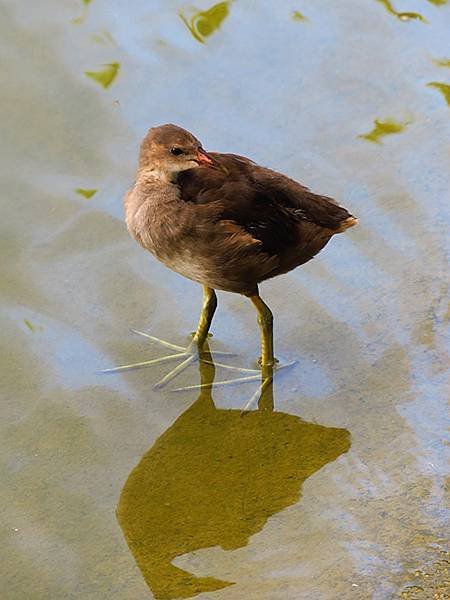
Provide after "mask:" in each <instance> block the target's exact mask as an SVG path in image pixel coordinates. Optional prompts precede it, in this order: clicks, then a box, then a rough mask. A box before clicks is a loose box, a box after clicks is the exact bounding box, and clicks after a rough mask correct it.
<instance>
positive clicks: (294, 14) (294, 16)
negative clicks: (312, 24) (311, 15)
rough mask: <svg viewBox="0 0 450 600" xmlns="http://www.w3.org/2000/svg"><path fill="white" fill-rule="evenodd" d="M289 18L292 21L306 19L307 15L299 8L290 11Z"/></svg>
mask: <svg viewBox="0 0 450 600" xmlns="http://www.w3.org/2000/svg"><path fill="white" fill-rule="evenodd" d="M291 19H292V20H293V21H307V20H308V17H305V15H304V14H302V13H301V12H300V11H299V10H294V11H293V12H292V13H291Z"/></svg>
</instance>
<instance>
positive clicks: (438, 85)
mask: <svg viewBox="0 0 450 600" xmlns="http://www.w3.org/2000/svg"><path fill="white" fill-rule="evenodd" d="M427 87H433V88H435V89H437V90H439V91H440V92H441V94H442V95H443V96H444V98H445V100H446V102H447V104H448V105H449V106H450V84H448V83H442V82H440V81H430V83H427Z"/></svg>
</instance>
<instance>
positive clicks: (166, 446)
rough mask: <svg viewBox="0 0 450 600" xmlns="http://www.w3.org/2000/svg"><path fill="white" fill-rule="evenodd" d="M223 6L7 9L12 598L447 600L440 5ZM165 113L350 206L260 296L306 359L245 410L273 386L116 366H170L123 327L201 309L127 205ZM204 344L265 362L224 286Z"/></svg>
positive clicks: (6, 349) (289, 353)
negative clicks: (137, 231) (153, 362)
mask: <svg viewBox="0 0 450 600" xmlns="http://www.w3.org/2000/svg"><path fill="white" fill-rule="evenodd" d="M219 4H220V6H219V7H217V6H216V7H215V9H214V10H212V8H213V6H212V3H207V2H201V3H200V2H198V3H196V5H195V8H194V7H191V6H190V5H189V4H183V3H180V2H175V1H167V0H166V1H165V2H162V0H161V1H158V0H154V1H152V2H149V1H143V0H142V1H137V2H133V3H130V2H121V1H119V0H115V1H110V2H106V0H93V1H92V2H85V3H83V2H77V1H76V0H73V1H69V0H68V1H67V2H57V1H56V0H45V1H43V2H39V3H28V2H23V1H19V2H14V3H13V2H4V3H3V4H2V5H1V7H0V16H1V19H0V31H1V36H0V45H1V49H2V57H3V61H2V71H1V75H0V77H1V79H0V83H1V89H2V94H1V99H0V102H1V103H2V114H3V115H4V117H5V118H4V120H3V123H2V126H1V128H2V136H1V141H2V144H1V147H2V160H1V161H0V169H1V174H2V191H3V194H2V209H1V210H2V219H1V227H2V234H1V245H2V247H1V250H2V254H1V255H2V261H1V268H2V272H1V282H2V283H1V285H2V292H3V294H2V297H3V311H2V317H3V318H2V323H3V325H2V333H3V335H2V346H3V349H2V361H1V364H2V373H1V381H2V392H3V393H2V396H3V402H2V408H3V413H2V421H1V427H2V432H1V439H2V467H3V472H2V476H1V481H2V498H1V504H2V507H3V513H4V515H3V519H2V523H3V532H2V542H3V548H4V549H5V551H6V554H5V556H6V559H5V560H4V561H3V562H4V567H6V569H5V570H6V578H5V580H4V581H5V583H4V584H3V590H2V598H7V599H8V600H18V599H20V600H21V599H23V598H27V599H28V598H33V599H37V600H41V599H42V600H43V599H46V600H47V599H49V598H52V599H53V598H57V599H60V598H68V599H69V598H108V599H110V598H117V599H121V600H122V599H128V598H129V599H130V600H131V599H132V600H139V599H141V598H142V599H144V598H152V597H156V598H177V597H189V596H193V595H194V596H195V595H196V597H198V598H205V599H206V598H209V597H211V598H212V597H214V598H217V599H220V600H221V599H224V600H228V599H232V600H234V599H241V598H250V599H255V600H266V599H267V600H278V599H279V600H285V599H293V600H297V599H299V598H301V599H305V600H311V599H312V600H316V599H317V600H335V599H336V598H339V599H343V600H347V598H357V599H360V598H361V599H366V598H373V599H375V600H379V599H380V600H381V599H384V598H395V597H399V596H400V595H401V593H402V592H405V593H409V594H413V593H414V594H418V595H417V597H419V598H420V597H422V598H430V597H433V596H432V595H431V594H432V592H431V591H430V590H431V588H430V585H431V584H429V583H427V581H430V580H431V579H433V577H428V578H427V577H425V575H424V574H427V573H431V572H432V570H433V568H434V567H433V565H441V564H442V563H443V561H444V558H443V556H444V555H443V554H442V553H443V552H445V550H447V549H448V540H447V539H446V538H447V536H446V531H447V530H448V524H449V523H448V521H449V519H448V517H449V512H448V510H447V509H446V505H445V492H444V489H445V483H446V477H447V473H448V470H447V456H446V448H447V446H446V440H445V432H446V429H447V423H446V418H447V399H448V396H449V394H448V389H449V386H448V350H449V343H448V342H449V337H448V321H449V317H450V310H449V304H448V224H449V221H450V219H449V210H448V206H449V202H448V200H449V192H448V190H449V176H448V173H449V158H450V152H449V141H448V140H449V139H450V135H449V134H450V112H449V111H450V109H449V106H448V104H447V102H446V90H447V87H446V86H448V85H449V84H450V72H449V70H448V61H449V60H450V47H449V44H448V30H449V27H450V6H449V4H448V3H447V2H431V1H425V0H411V1H410V2H408V3H403V2H400V1H398V2H395V3H389V4H390V6H392V7H393V10H394V11H395V12H397V13H401V12H415V13H418V14H420V15H421V16H422V17H423V20H420V19H417V18H414V19H408V20H402V19H401V18H397V16H396V15H395V14H393V13H392V12H390V11H389V10H386V6H387V3H385V2H382V3H381V2H377V1H376V0H364V2H363V3H361V1H356V0H349V1H348V2H346V3H345V5H343V6H341V5H340V4H339V3H335V2H331V0H324V2H321V3H319V4H318V3H299V4H296V5H295V4H293V5H285V6H282V5H277V6H276V7H275V6H274V3H272V2H268V1H262V2H259V3H248V2H247V3H246V2H243V1H242V2H241V1H238V0H235V1H234V2H224V3H219ZM84 5H86V6H84ZM222 5H223V6H222ZM211 11H212V12H211ZM296 11H298V13H299V14H300V15H301V16H302V17H303V18H299V17H298V16H295V12H296ZM180 13H181V14H182V15H183V16H184V20H183V19H182V18H181V16H180ZM80 16H81V17H82V18H81V19H80ZM74 19H75V22H74V21H73V20H74ZM194 34H195V35H194ZM199 37H200V38H201V39H198V38H199ZM437 84H439V85H437ZM167 121H170V122H174V123H177V124H180V125H182V126H184V127H186V128H187V129H189V130H191V131H193V132H194V133H195V135H196V136H197V137H198V138H199V139H201V140H202V142H203V143H204V146H205V148H206V149H210V150H218V151H234V152H239V153H242V154H246V155H249V156H251V157H252V158H254V159H255V160H257V161H258V162H260V163H262V164H265V165H267V166H270V167H272V168H275V169H279V170H283V171H284V172H286V173H288V174H290V175H291V176H293V177H295V178H297V179H299V180H301V181H303V182H304V183H306V184H308V185H309V186H310V187H312V188H313V189H314V190H316V191H319V192H322V193H324V194H328V195H332V196H334V197H336V198H338V199H339V200H340V201H341V202H342V203H343V204H344V205H345V206H346V207H348V208H349V209H350V210H351V211H352V212H353V213H354V214H356V215H357V216H358V217H359V218H360V226H359V227H358V228H355V229H352V230H351V231H349V232H348V233H347V234H345V235H340V236H337V237H336V238H335V239H334V240H333V241H332V242H331V243H330V244H329V245H328V246H327V248H326V249H325V250H324V251H323V252H322V253H321V254H320V256H319V257H318V258H317V259H315V260H314V261H311V263H309V264H307V265H305V266H304V267H302V268H300V269H298V270H297V271H295V272H293V273H290V274H289V275H286V276H283V277H280V278H278V279H275V280H273V281H270V282H267V283H266V284H264V285H263V286H262V290H261V291H262V295H263V297H264V299H265V300H266V301H267V302H268V304H269V305H270V306H271V308H272V310H273V312H274V314H275V319H276V321H275V339H276V354H277V356H278V357H279V358H280V360H281V361H282V362H287V361H291V360H298V364H297V365H296V366H295V367H292V368H291V369H286V370H282V371H280V372H279V373H278V375H277V377H276V380H275V385H274V389H273V399H272V398H270V397H269V400H267V398H268V396H267V395H266V396H264V397H263V400H262V402H261V406H260V410H257V407H254V409H253V410H252V411H250V412H249V413H248V414H246V415H245V416H244V417H242V416H241V409H242V407H243V406H244V405H245V404H246V403H247V401H248V400H249V398H250V397H251V396H252V394H253V393H254V391H255V389H256V387H257V383H256V382H250V383H247V384H242V385H236V386H230V387H227V386H224V387H215V388H214V389H213V391H212V394H209V392H208V391H207V390H206V391H205V390H204V391H203V393H201V394H200V393H199V392H198V391H196V390H192V391H187V392H179V393H171V392H170V389H171V387H172V388H173V387H178V386H183V385H193V384H195V383H198V381H199V380H200V378H203V380H204V381H208V380H209V381H210V380H211V379H212V377H213V376H214V373H213V368H212V367H211V366H209V367H205V366H204V367H202V372H201V373H199V368H198V365H192V366H191V367H189V369H187V370H186V371H185V372H184V373H183V374H182V375H181V376H180V377H179V378H177V379H176V380H175V381H174V382H173V384H172V385H169V386H168V387H167V388H164V389H163V390H158V391H155V390H154V389H153V388H152V385H153V384H154V383H155V382H156V381H158V379H160V378H161V377H162V376H163V375H164V373H166V372H167V370H168V369H169V368H170V367H169V366H168V365H161V366H159V367H153V368H148V369H142V370H138V371H133V372H129V373H125V374H116V375H108V376H107V375H102V374H100V373H99V370H101V369H103V368H107V367H111V366H114V365H118V364H124V363H127V362H136V361H140V360H145V359H147V358H152V357H155V356H157V355H158V353H160V348H159V347H158V346H156V345H153V344H151V343H149V341H148V340H145V339H144V338H143V337H140V336H137V335H133V334H132V333H130V332H129V329H130V328H131V327H134V328H137V329H141V330H145V331H148V332H150V333H152V334H153V335H155V336H158V337H160V338H164V339H166V340H169V341H171V342H173V343H175V344H180V345H183V344H185V343H187V339H188V334H189V332H190V331H192V330H193V329H194V328H195V324H196V321H197V316H198V310H199V307H200V302H201V290H200V289H199V286H197V285H196V284H194V283H192V282H189V281H187V280H185V279H183V278H181V277H180V276H178V275H176V274H175V273H171V272H169V271H168V270H167V269H165V267H163V266H162V265H160V264H158V263H157V262H155V261H154V260H153V259H152V258H151V257H150V256H147V255H146V253H145V252H144V251H142V250H141V249H140V248H139V247H138V246H137V245H136V244H135V243H134V242H133V241H132V240H131V239H130V238H129V236H128V234H127V232H126V229H125V226H124V223H123V217H122V205H121V199H122V196H123V193H124V191H125V190H126V189H127V187H128V186H129V185H130V183H131V181H132V179H133V176H134V169H135V164H136V156H137V149H138V144H139V140H140V138H141V137H142V136H143V134H144V133H145V131H146V129H147V128H148V127H149V126H151V125H154V124H158V123H163V122H167ZM377 124H378V129H377ZM371 134H372V135H371ZM361 136H362V137H361ZM364 136H365V137H364ZM372 137H374V138H375V139H371V138H372ZM213 333H214V337H213V338H212V339H211V342H210V343H211V348H212V349H213V350H215V349H219V350H225V351H234V352H236V353H237V356H235V357H227V359H226V360H225V359H224V360H219V359H218V358H217V359H216V362H217V361H219V362H227V363H228V364H235V365H239V366H241V367H247V368H251V367H252V366H253V365H254V361H255V358H256V357H257V355H258V352H259V348H258V346H259V339H258V333H257V326H256V322H255V315H254V311H253V308H252V307H251V305H250V303H249V302H248V301H247V300H246V299H244V298H241V297H239V296H235V295H231V294H220V296H219V309H218V312H217V313H216V317H215V321H214V323H213ZM230 376H235V375H234V374H233V372H230V371H229V370H227V369H224V368H222V367H220V366H217V365H216V372H215V380H216V382H217V381H221V380H223V379H226V378H229V377H230ZM268 393H269V391H268V392H267V394H268ZM272 400H273V408H272ZM447 481H448V480H447ZM117 508H118V512H117V516H116V510H117ZM439 568H440V567H439ZM415 573H416V574H415ZM439 573H441V571H439ZM436 577H437V580H436ZM436 577H434V579H433V585H435V587H434V588H433V589H437V590H444V591H443V592H442V593H443V594H444V595H443V596H442V597H443V598H445V597H446V596H445V594H446V591H445V584H444V583H443V581H444V576H443V575H439V574H438V575H436ZM427 586H428V588H427ZM415 588H417V590H416V589H415ZM213 589H215V590H217V591H215V592H214V593H211V592H210V591H208V590H213ZM433 593H434V592H433ZM439 593H441V591H439ZM409 597H416V596H412V595H410V596H409Z"/></svg>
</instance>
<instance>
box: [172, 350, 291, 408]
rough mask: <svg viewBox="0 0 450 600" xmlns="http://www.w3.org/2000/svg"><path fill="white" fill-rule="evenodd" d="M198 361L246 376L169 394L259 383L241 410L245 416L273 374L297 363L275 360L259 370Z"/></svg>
mask: <svg viewBox="0 0 450 600" xmlns="http://www.w3.org/2000/svg"><path fill="white" fill-rule="evenodd" d="M200 360H201V362H203V363H205V364H212V365H214V366H215V367H221V368H224V369H229V370H232V371H240V372H242V373H246V375H244V376H242V377H235V378H233V379H224V380H221V381H212V382H208V383H198V384H195V385H187V386H183V387H179V388H175V389H173V390H171V392H185V391H190V390H202V389H208V388H212V387H222V386H229V385H233V384H236V383H239V384H241V383H250V382H253V381H260V382H261V383H260V385H259V386H258V388H257V389H256V391H255V392H254V393H253V394H252V396H251V398H250V400H249V401H248V402H247V403H246V405H245V406H244V408H243V409H242V411H241V415H245V414H246V413H247V412H248V411H249V410H251V409H252V408H253V406H254V405H255V404H257V403H258V404H259V402H260V400H261V399H262V398H264V396H265V392H266V390H268V388H269V387H270V386H271V385H272V383H273V379H274V375H275V373H278V372H279V371H281V370H282V369H286V368H288V367H292V366H293V365H295V364H296V363H297V361H292V362H289V363H283V364H280V363H279V361H278V360H277V359H275V365H274V366H268V365H264V366H261V367H260V368H259V369H244V368H242V367H235V366H232V365H226V364H223V363H218V362H216V361H214V362H213V361H211V360H207V359H206V358H204V359H200ZM258 364H260V361H258Z"/></svg>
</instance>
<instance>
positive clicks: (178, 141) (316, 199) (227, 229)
mask: <svg viewBox="0 0 450 600" xmlns="http://www.w3.org/2000/svg"><path fill="white" fill-rule="evenodd" d="M124 203H125V215H126V223H127V227H128V230H129V232H130V234H131V235H132V236H133V237H134V238H135V239H136V240H137V241H138V242H139V243H140V244H141V246H143V248H145V249H146V250H149V251H150V252H151V253H152V254H153V255H154V256H155V257H156V258H157V259H158V260H160V261H161V262H163V263H164V264H165V265H166V266H168V267H169V268H170V269H172V270H174V271H176V272H177V273H180V274H181V275H184V276H185V277H187V278H189V279H192V280H194V281H198V282H199V283H201V284H202V285H203V293H204V302H203V308H202V312H201V316H200V321H199V324H198V327H197V331H196V333H195V335H194V339H193V344H194V345H196V346H197V348H198V351H201V349H202V346H203V343H204V342H205V340H206V337H207V335H208V330H209V327H210V324H211V321H212V318H213V315H214V312H215V310H216V306H217V299H216V294H215V291H214V290H215V289H219V290H225V291H228V292H235V293H237V294H243V295H244V296H247V297H248V298H249V299H250V300H251V301H252V302H253V304H254V306H255V308H256V310H257V312H258V323H259V326H260V330H261V341H262V344H261V345H262V352H261V359H260V363H261V365H262V366H263V367H264V366H265V367H271V366H272V365H273V364H274V354H273V334H272V322H273V317H272V313H271V311H270V309H269V307H268V306H267V305H266V304H265V303H264V302H263V300H262V299H261V298H260V296H259V293H258V284H259V283H260V282H261V281H264V280H265V279H269V278H271V277H275V276H276V275H280V274H281V273H286V272H287V271H290V270H291V269H294V268H295V267H297V266H299V265H302V264H303V263H306V262H307V261H309V260H310V259H311V258H313V257H314V256H315V255H316V254H317V253H318V252H319V251H320V250H321V249H322V248H323V247H324V246H325V245H326V244H327V242H328V241H329V240H330V238H331V237H332V236H333V235H334V234H335V233H341V232H343V231H345V230H346V229H348V228H349V227H353V225H356V223H357V219H356V218H355V217H354V216H352V215H351V214H350V213H349V212H348V211H347V210H346V209H345V208H342V207H341V206H339V205H338V204H337V203H336V202H335V201H334V200H333V199H332V198H328V197H326V196H320V195H317V194H313V193H312V192H311V191H310V190H309V189H308V188H306V187H304V186H303V185H301V184H300V183H297V182H296V181H293V180H292V179H290V178H289V177H286V176H285V175H282V174H280V173H277V172H276V171H272V170H270V169H267V168H265V167H261V166H259V165H258V164H256V163H254V162H253V161H252V160H250V159H248V158H245V157H243V156H238V155H237V154H221V153H217V152H208V153H207V152H205V150H203V148H202V144H201V143H200V142H199V141H198V140H197V138H195V137H194V136H193V135H192V134H191V133H189V132H188V131H186V130H185V129H182V128H181V127H178V126H176V125H172V124H167V125H161V126H159V127H153V128H152V129H150V131H149V132H148V133H147V135H146V136H145V138H144V140H143V142H142V144H141V150H140V157H139V168H138V174H137V180H136V183H135V184H134V186H133V187H132V189H131V190H130V191H129V192H128V193H127V194H126V196H125V200H124ZM149 337H150V336H149ZM166 345H169V344H166ZM191 346H192V345H191ZM169 347H172V348H175V346H173V345H169ZM178 349H179V350H181V349H180V348H179V347H178ZM188 350H189V348H188ZM184 354H185V355H186V349H184ZM167 358H168V357H167Z"/></svg>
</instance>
